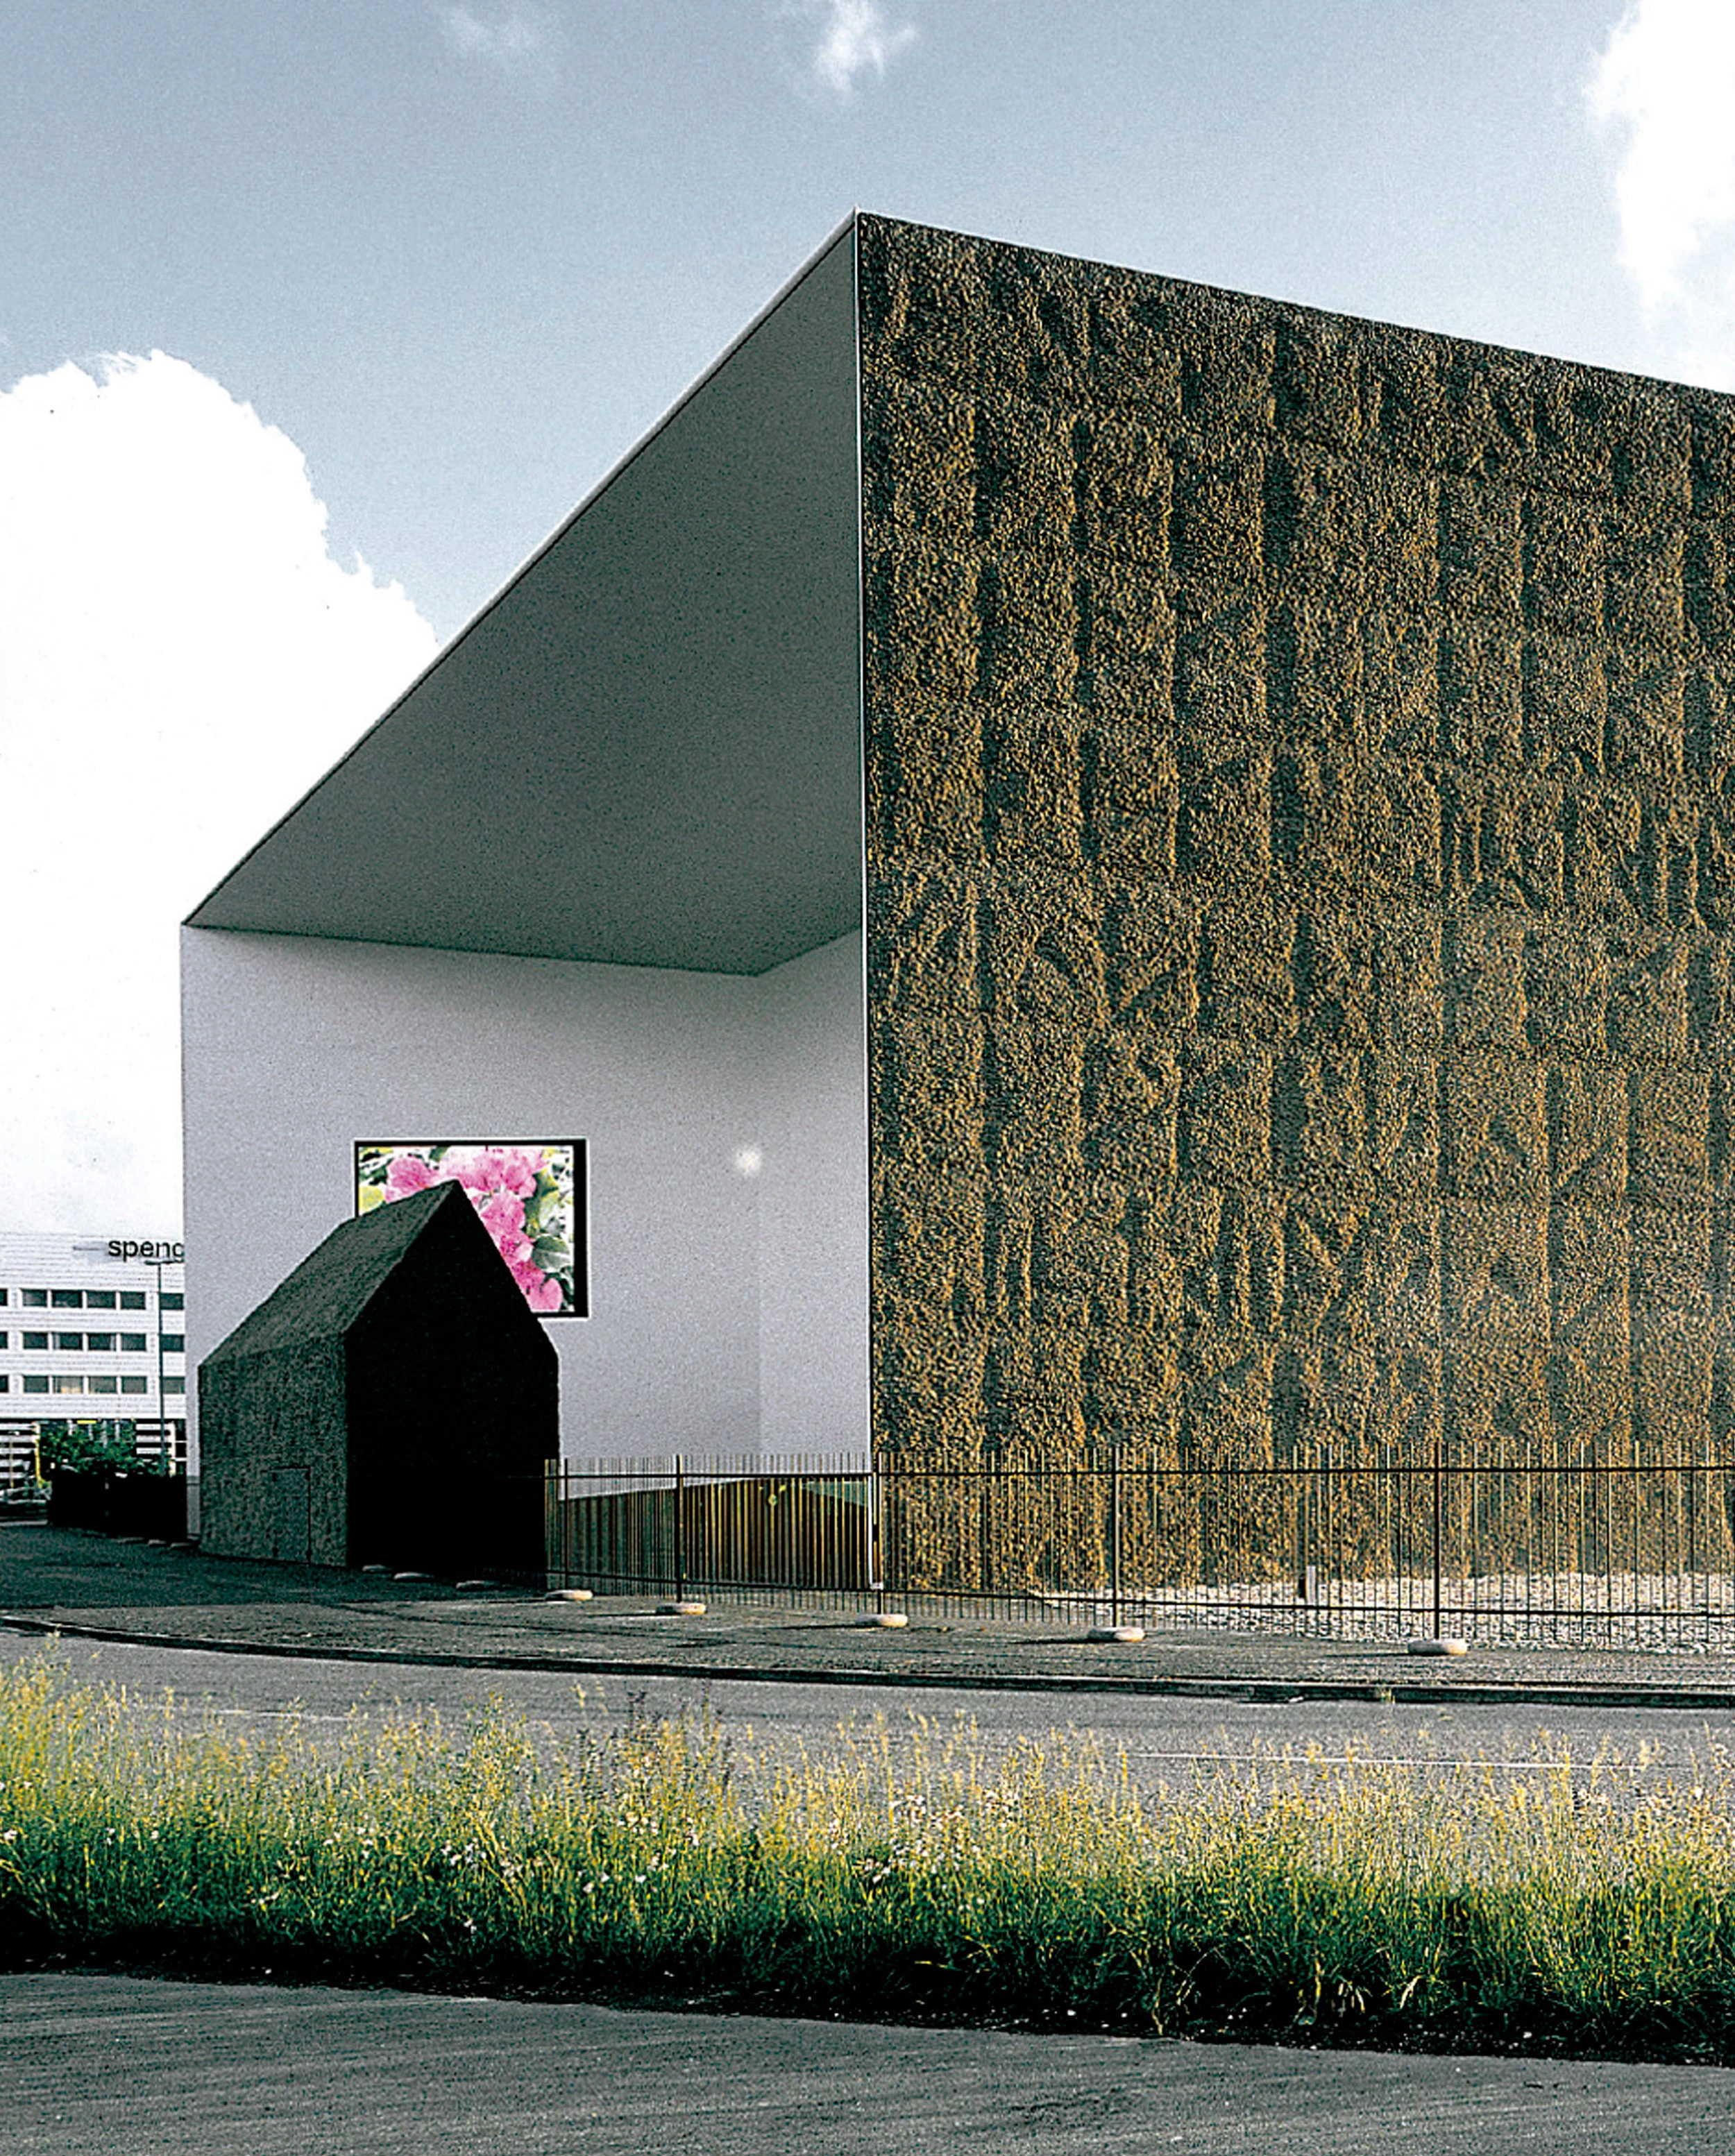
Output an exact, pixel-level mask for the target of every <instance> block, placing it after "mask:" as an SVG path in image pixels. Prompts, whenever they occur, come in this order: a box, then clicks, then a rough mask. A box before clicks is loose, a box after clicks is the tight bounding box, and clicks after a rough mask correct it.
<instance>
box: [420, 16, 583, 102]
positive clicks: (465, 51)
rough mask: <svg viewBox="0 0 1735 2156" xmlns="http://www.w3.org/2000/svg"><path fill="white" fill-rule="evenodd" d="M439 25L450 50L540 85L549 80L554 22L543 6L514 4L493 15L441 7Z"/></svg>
mask: <svg viewBox="0 0 1735 2156" xmlns="http://www.w3.org/2000/svg"><path fill="white" fill-rule="evenodd" d="M440 29H441V32H442V33H443V34H444V38H445V41H446V44H447V45H448V47H449V49H450V50H452V51H453V52H454V53H457V54H460V55H461V56H462V57H463V58H464V59H483V60H488V61H490V62H492V64H494V65H495V67H497V68H499V69H500V70H501V72H502V73H503V74H509V75H512V76H515V77H516V78H518V79H519V80H529V81H531V82H534V83H536V84H538V85H542V86H547V84H548V83H549V82H551V81H552V76H553V65H554V49H555V44H556V24H555V20H554V18H553V17H552V15H551V14H550V13H548V11H547V8H532V7H522V6H520V7H514V8H508V9H507V10H506V13H504V14H501V15H495V16H485V15H478V14H475V13H472V11H471V10H470V8H442V9H441V11H440Z"/></svg>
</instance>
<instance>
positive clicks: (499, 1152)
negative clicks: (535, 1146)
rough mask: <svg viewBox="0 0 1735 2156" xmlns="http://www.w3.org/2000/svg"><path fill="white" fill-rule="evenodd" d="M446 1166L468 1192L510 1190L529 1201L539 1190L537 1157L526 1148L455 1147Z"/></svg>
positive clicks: (448, 1156) (443, 1164)
mask: <svg viewBox="0 0 1735 2156" xmlns="http://www.w3.org/2000/svg"><path fill="white" fill-rule="evenodd" d="M442 1166H443V1167H444V1168H445V1169H446V1172H447V1173H449V1174H450V1175H453V1176H455V1177H456V1178H457V1179H458V1181H459V1183H462V1184H463V1185H464V1187H465V1189H466V1190H471V1191H490V1190H509V1191H511V1193H512V1194H513V1196H514V1197H516V1198H528V1197H530V1196H531V1194H532V1193H533V1192H534V1191H535V1189H536V1173H537V1162H536V1155H535V1154H534V1153H532V1152H529V1151H527V1150H526V1148H525V1147H522V1146H474V1147H455V1148H454V1150H453V1151H452V1152H450V1153H449V1154H448V1155H447V1157H446V1159H445V1161H444V1163H442Z"/></svg>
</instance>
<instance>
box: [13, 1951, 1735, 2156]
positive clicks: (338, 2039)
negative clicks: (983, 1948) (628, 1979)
mask: <svg viewBox="0 0 1735 2156" xmlns="http://www.w3.org/2000/svg"><path fill="white" fill-rule="evenodd" d="M0 2024H3V2026H4V2029H5V2031H6V2041H5V2044H4V2046H3V2047H0V2151H4V2152H7V2156H87V2152H88V2156H167V2152H170V2151H175V2150H183V2149H185V2150H197V2151H199V2152H201V2156H326V2152H328V2151H329V2152H333V2156H376V2152H387V2151H391V2152H407V2153H408V2152H413V2156H428V2152H434V2151H437V2152H439V2156H504V2152H508V2151H510V2152H511V2156H574V2152H583V2156H677V2152H678V2156H712V2152H716V2156H973V2152H977V2151H980V2152H983V2156H987V2153H988V2152H990V2151H992V2152H993V2156H1074V2152H1077V2156H1086V2152H1088V2156H1118V2152H1123V2151H1124V2152H1127V2156H1132V2152H1133V2151H1137V2152H1140V2156H1145V2152H1149V2151H1153V2150H1163V2149H1171V2148H1178V2149H1183V2150H1186V2151H1188V2152H1189V2156H1219V2152H1222V2153H1223V2156H1226V2152H1229V2151H1235V2152H1245V2151H1249V2150H1256V2151H1260V2152H1262V2156H1265V2153H1266V2152H1269V2156H1312V2152H1316V2151H1317V2152H1320V2156H1327V2152H1329V2156H1393V2152H1399V2151H1403V2152H1409V2151H1426V2152H1429V2156H1440V2152H1450V2151H1462V2152H1464V2156H1504V2152H1506V2151H1507V2150H1509V2149H1511V2150H1516V2149H1523V2150H1527V2151H1529V2150H1538V2151H1548V2152H1558V2156H1626V2152H1639V2151H1642V2152H1644V2153H1645V2156H1689V2152H1691V2156H1708V2152H1721V2151H1724V2150H1727V2148H1730V2147H1731V2146H1732V2145H1735V2072H1729V2071H1722V2070H1720V2069H1716V2068H1708V2067H1676V2066H1608V2065H1596V2064H1591V2065H1586V2064H1583V2063H1579V2062H1573V2063H1570V2064H1568V2063H1556V2062H1554V2061H1537V2060H1533V2059H1491V2058H1462V2059H1450V2058H1410V2057H1399V2056H1391V2055H1389V2054H1383V2053H1372V2052H1366V2053H1364V2052H1342V2051H1335V2052H1334V2051H1287V2050H1280V2049H1277V2048H1275V2047H1263V2046H1250V2045H1235V2044H1222V2045H1201V2044H1182V2043H1172V2042H1165V2041H1161V2040H1151V2039H1146V2040H1129V2039H1125V2038H1121V2039H1116V2038H1111V2037H1103V2036H1096V2035H1081V2036H1076V2037H1069V2036H1021V2035H1006V2034H1003V2033H999V2032H996V2031H991V2030H932V2029H906V2028H895V2027H894V2028H875V2027H864V2026H861V2025H856V2024H850V2023H837V2024H832V2023H824V2022H814V2021H798V2020H788V2021H768V2020H758V2019H755V2018H752V2017H750V2016H746V2015H716V2016H706V2015H677V2014H661V2013H621V2012H616V2011H613V2010H608V2009H606V2008H603V2007H594V2006H565V2005H531V2004H526V2003H524V2002H522V2001H517V2000H511V1999H438V1998H425V1997H419V1996H416V1995H413V1994H398V1993H386V1992H343V1991H329V1990H321V1989H305V1990H289V1989H278V1988H275V1987H273V1986H270V1985H248V1986H237V1987H233V1988H228V1987H223V1986H219V1985H214V1984H171V1983H165V1982H162V1981H158V1980H156V1979H132V1978H122V1977H105V1976H64V1975H28V1976H12V1977H0Z"/></svg>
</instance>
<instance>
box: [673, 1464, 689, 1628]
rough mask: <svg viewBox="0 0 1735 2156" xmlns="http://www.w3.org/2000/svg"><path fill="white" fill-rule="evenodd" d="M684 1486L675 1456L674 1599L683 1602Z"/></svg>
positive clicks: (685, 1585) (684, 1589) (685, 1573)
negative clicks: (682, 1499)
mask: <svg viewBox="0 0 1735 2156" xmlns="http://www.w3.org/2000/svg"><path fill="white" fill-rule="evenodd" d="M684 1487H685V1484H684V1481H683V1479H682V1474H681V1457H680V1454H679V1453H678V1452H677V1453H676V1454H675V1600H676V1601H677V1602H685V1599H686V1590H687V1569H686V1543H685V1540H684V1538H683V1529H684V1527H685V1522H684V1521H683V1519H682V1517H681V1514H682V1512H683V1511H684V1509H685V1507H683V1505H682V1502H681V1495H682V1491H683V1489H684Z"/></svg>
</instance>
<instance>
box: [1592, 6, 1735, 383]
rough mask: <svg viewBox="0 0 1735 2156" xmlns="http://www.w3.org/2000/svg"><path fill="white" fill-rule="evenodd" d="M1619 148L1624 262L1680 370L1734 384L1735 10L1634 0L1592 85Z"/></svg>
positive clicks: (1601, 117) (1603, 125) (1595, 115)
mask: <svg viewBox="0 0 1735 2156" xmlns="http://www.w3.org/2000/svg"><path fill="white" fill-rule="evenodd" d="M1586 105H1587V109H1588V110H1589V115H1590V117H1591V119H1592V120H1593V121H1594V123H1595V124H1596V125H1597V126H1598V127H1599V129H1600V130H1602V131H1603V132H1604V135H1605V136H1607V137H1608V138H1609V140H1610V141H1613V142H1614V144H1615V145H1616V168H1615V181H1614V189H1615V201H1616V204H1617V207H1618V208H1619V212H1620V264H1621V267H1622V268H1623V269H1625V271H1626V273H1627V275H1629V276H1630V278H1631V280H1632V281H1633V284H1634V286H1635V290H1637V293H1638V295H1639V297H1640V300H1641V301H1642V303H1643V305H1644V306H1645V310H1646V311H1647V313H1648V314H1649V315H1650V317H1651V318H1652V323H1653V327H1654V329H1655V331H1656V333H1657V334H1658V335H1659V336H1660V337H1661V338H1662V339H1663V340H1664V341H1666V344H1667V346H1669V348H1670V349H1671V352H1673V354H1674V355H1675V357H1676V362H1677V363H1678V364H1684V365H1685V366H1686V367H1691V370H1692V371H1693V372H1697V374H1698V375H1699V376H1700V377H1702V378H1704V379H1707V380H1709V379H1713V378H1717V377H1731V378H1735V121H1732V117H1731V115H1732V114H1735V8H1731V7H1730V5H1729V4H1728V0H1633V3H1632V4H1631V5H1630V6H1629V7H1628V8H1627V9H1626V12H1625V13H1624V14H1623V15H1622V16H1621V18H1620V21H1619V22H1618V23H1616V24H1615V26H1614V28H1613V29H1612V30H1611V31H1610V32H1609V38H1608V41H1607V43H1606V44H1604V47H1603V49H1602V51H1601V52H1600V53H1599V55H1598V56H1597V61H1596V65H1595V69H1594V73H1593V74H1592V76H1591V79H1590V81H1589V85H1588V88H1587V90H1586Z"/></svg>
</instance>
